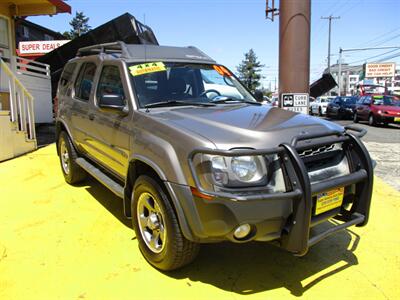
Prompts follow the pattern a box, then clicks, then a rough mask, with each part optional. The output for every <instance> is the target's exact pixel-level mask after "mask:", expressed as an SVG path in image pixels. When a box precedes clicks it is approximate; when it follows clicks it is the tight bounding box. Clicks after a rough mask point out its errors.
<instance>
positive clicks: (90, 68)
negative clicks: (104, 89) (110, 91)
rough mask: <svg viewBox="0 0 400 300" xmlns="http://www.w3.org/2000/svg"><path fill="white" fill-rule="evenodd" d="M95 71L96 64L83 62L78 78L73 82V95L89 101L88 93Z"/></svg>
mask: <svg viewBox="0 0 400 300" xmlns="http://www.w3.org/2000/svg"><path fill="white" fill-rule="evenodd" d="M95 73H96V64H94V63H90V62H89V63H84V64H82V66H81V69H80V70H79V74H78V78H77V79H76V82H75V97H76V98H78V99H80V100H83V101H89V97H90V93H91V90H92V86H93V79H94V75H95Z"/></svg>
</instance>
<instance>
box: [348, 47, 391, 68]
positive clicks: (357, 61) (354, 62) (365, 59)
mask: <svg viewBox="0 0 400 300" xmlns="http://www.w3.org/2000/svg"><path fill="white" fill-rule="evenodd" d="M398 50H399V49H393V50H390V51H387V52H385V53H381V54H378V55H374V56H371V57H368V58H364V59H359V60H356V61H352V62H349V63H348V64H349V65H351V64H356V63H359V62H364V61H368V60H370V59H373V58H376V57H379V56H382V55H385V54H389V53H392V52H395V51H398Z"/></svg>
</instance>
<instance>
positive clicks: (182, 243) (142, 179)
mask: <svg viewBox="0 0 400 300" xmlns="http://www.w3.org/2000/svg"><path fill="white" fill-rule="evenodd" d="M161 184H162V183H159V182H158V181H157V180H154V179H153V178H151V177H149V176H146V175H141V176H139V178H138V179H137V180H136V182H135V185H134V188H133V192H132V197H131V214H132V225H133V229H134V230H135V233H136V238H137V240H138V243H139V249H140V251H141V252H142V254H143V256H144V257H145V259H146V260H147V261H148V262H149V263H150V264H151V265H153V266H154V267H155V268H157V269H160V270H163V271H172V270H175V269H178V268H181V267H183V266H185V265H187V264H189V263H190V262H192V261H193V260H194V259H195V257H196V256H197V254H198V252H199V248H200V245H199V244H197V243H193V242H191V241H189V240H187V239H186V238H185V237H184V236H183V234H182V231H181V229H180V226H179V223H178V218H177V216H176V213H175V211H174V209H173V207H172V205H171V202H170V199H169V195H168V194H167V192H166V191H164V189H163V188H162V187H161ZM143 193H147V194H150V195H151V197H152V198H153V200H154V202H157V205H158V208H159V209H160V210H161V213H162V216H163V226H165V229H166V236H165V245H164V247H163V248H162V250H161V252H159V253H157V252H155V251H153V250H152V249H150V247H149V246H148V245H147V244H146V242H145V240H144V238H143V236H142V232H141V230H140V227H139V226H140V225H139V220H138V209H140V208H138V202H139V198H140V196H141V195H142V194H143Z"/></svg>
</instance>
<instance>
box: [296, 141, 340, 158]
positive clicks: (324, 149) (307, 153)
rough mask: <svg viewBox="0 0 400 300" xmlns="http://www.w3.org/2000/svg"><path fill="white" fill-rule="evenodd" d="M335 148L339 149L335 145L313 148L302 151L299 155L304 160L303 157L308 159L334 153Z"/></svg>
mask: <svg viewBox="0 0 400 300" xmlns="http://www.w3.org/2000/svg"><path fill="white" fill-rule="evenodd" d="M335 148H337V147H335V144H330V145H323V146H319V147H313V148H309V149H305V150H301V151H299V152H298V153H299V155H300V157H301V158H303V157H307V156H313V155H317V154H321V153H326V152H329V151H333V150H336V149H335Z"/></svg>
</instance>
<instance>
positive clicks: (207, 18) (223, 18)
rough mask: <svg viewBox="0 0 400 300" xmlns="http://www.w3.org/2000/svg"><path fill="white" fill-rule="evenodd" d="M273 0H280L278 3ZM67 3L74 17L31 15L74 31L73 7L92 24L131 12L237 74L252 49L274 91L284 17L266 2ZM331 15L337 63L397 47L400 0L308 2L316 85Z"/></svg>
mask: <svg viewBox="0 0 400 300" xmlns="http://www.w3.org/2000/svg"><path fill="white" fill-rule="evenodd" d="M281 1H283V0H281ZM285 1H289V0H285ZM293 1H297V0H293ZM269 2H271V1H269ZM275 2H278V4H279V0H276V1H275ZM67 3H68V4H69V5H70V6H71V7H72V14H71V15H70V14H59V15H56V16H53V17H50V16H36V17H29V20H30V21H31V22H34V23H37V24H40V25H42V26H45V27H47V28H50V29H52V30H54V31H60V32H64V31H69V30H70V25H69V22H70V21H71V19H72V18H73V16H74V15H75V13H76V11H80V12H81V11H82V12H83V13H84V14H85V15H86V16H87V17H89V25H90V26H91V27H92V28H95V27H97V26H99V25H101V24H103V23H105V22H107V21H109V20H111V19H113V18H115V17H117V16H119V15H121V14H123V13H125V12H129V13H130V14H132V15H134V16H135V17H136V18H137V19H138V20H139V21H141V22H142V23H145V24H146V25H149V26H150V27H151V28H152V29H153V31H154V33H155V35H156V37H157V39H158V42H159V43H160V44H161V45H170V46H189V45H193V46H196V47H198V48H200V49H201V50H202V51H204V52H205V53H207V54H208V55H209V56H211V57H212V58H214V59H215V60H216V61H217V62H218V63H221V64H223V65H225V66H227V67H228V68H230V69H231V70H232V71H236V66H238V64H239V63H240V62H241V61H242V59H243V58H244V53H246V52H247V51H248V50H249V49H251V48H252V49H254V51H255V53H256V55H257V57H258V59H259V60H260V62H261V63H262V64H264V65H265V66H264V67H263V68H262V75H263V80H262V83H263V85H264V87H265V88H269V86H270V85H271V87H272V88H274V84H275V79H276V80H277V77H278V55H279V53H278V51H279V47H278V33H279V20H278V19H277V18H279V17H277V18H276V19H275V21H274V22H272V21H271V20H267V19H266V18H265V6H266V1H265V0H158V1H157V0H135V1H133V0H110V1H105V0H92V1H91V0H70V1H67ZM329 15H332V16H335V17H336V16H340V19H338V20H333V21H332V39H331V54H332V56H331V63H332V64H333V63H334V62H336V61H337V59H338V52H339V48H340V47H341V48H343V49H349V48H360V47H362V48H364V47H380V46H400V22H399V19H400V0H311V67H310V81H311V82H312V81H314V80H316V79H318V78H319V77H320V76H321V74H322V72H323V70H324V69H325V68H326V66H327V52H328V50H327V49H328V21H327V20H324V19H321V17H323V16H324V17H327V16H329ZM396 54H397V55H398V56H397V57H393V56H396ZM385 58H387V60H388V61H394V62H397V64H398V65H399V66H400V49H394V50H393V49H386V50H368V51H358V52H346V53H345V54H344V56H343V61H344V62H345V63H346V62H347V63H350V64H362V63H364V62H366V61H367V62H375V61H377V60H381V59H385Z"/></svg>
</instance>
